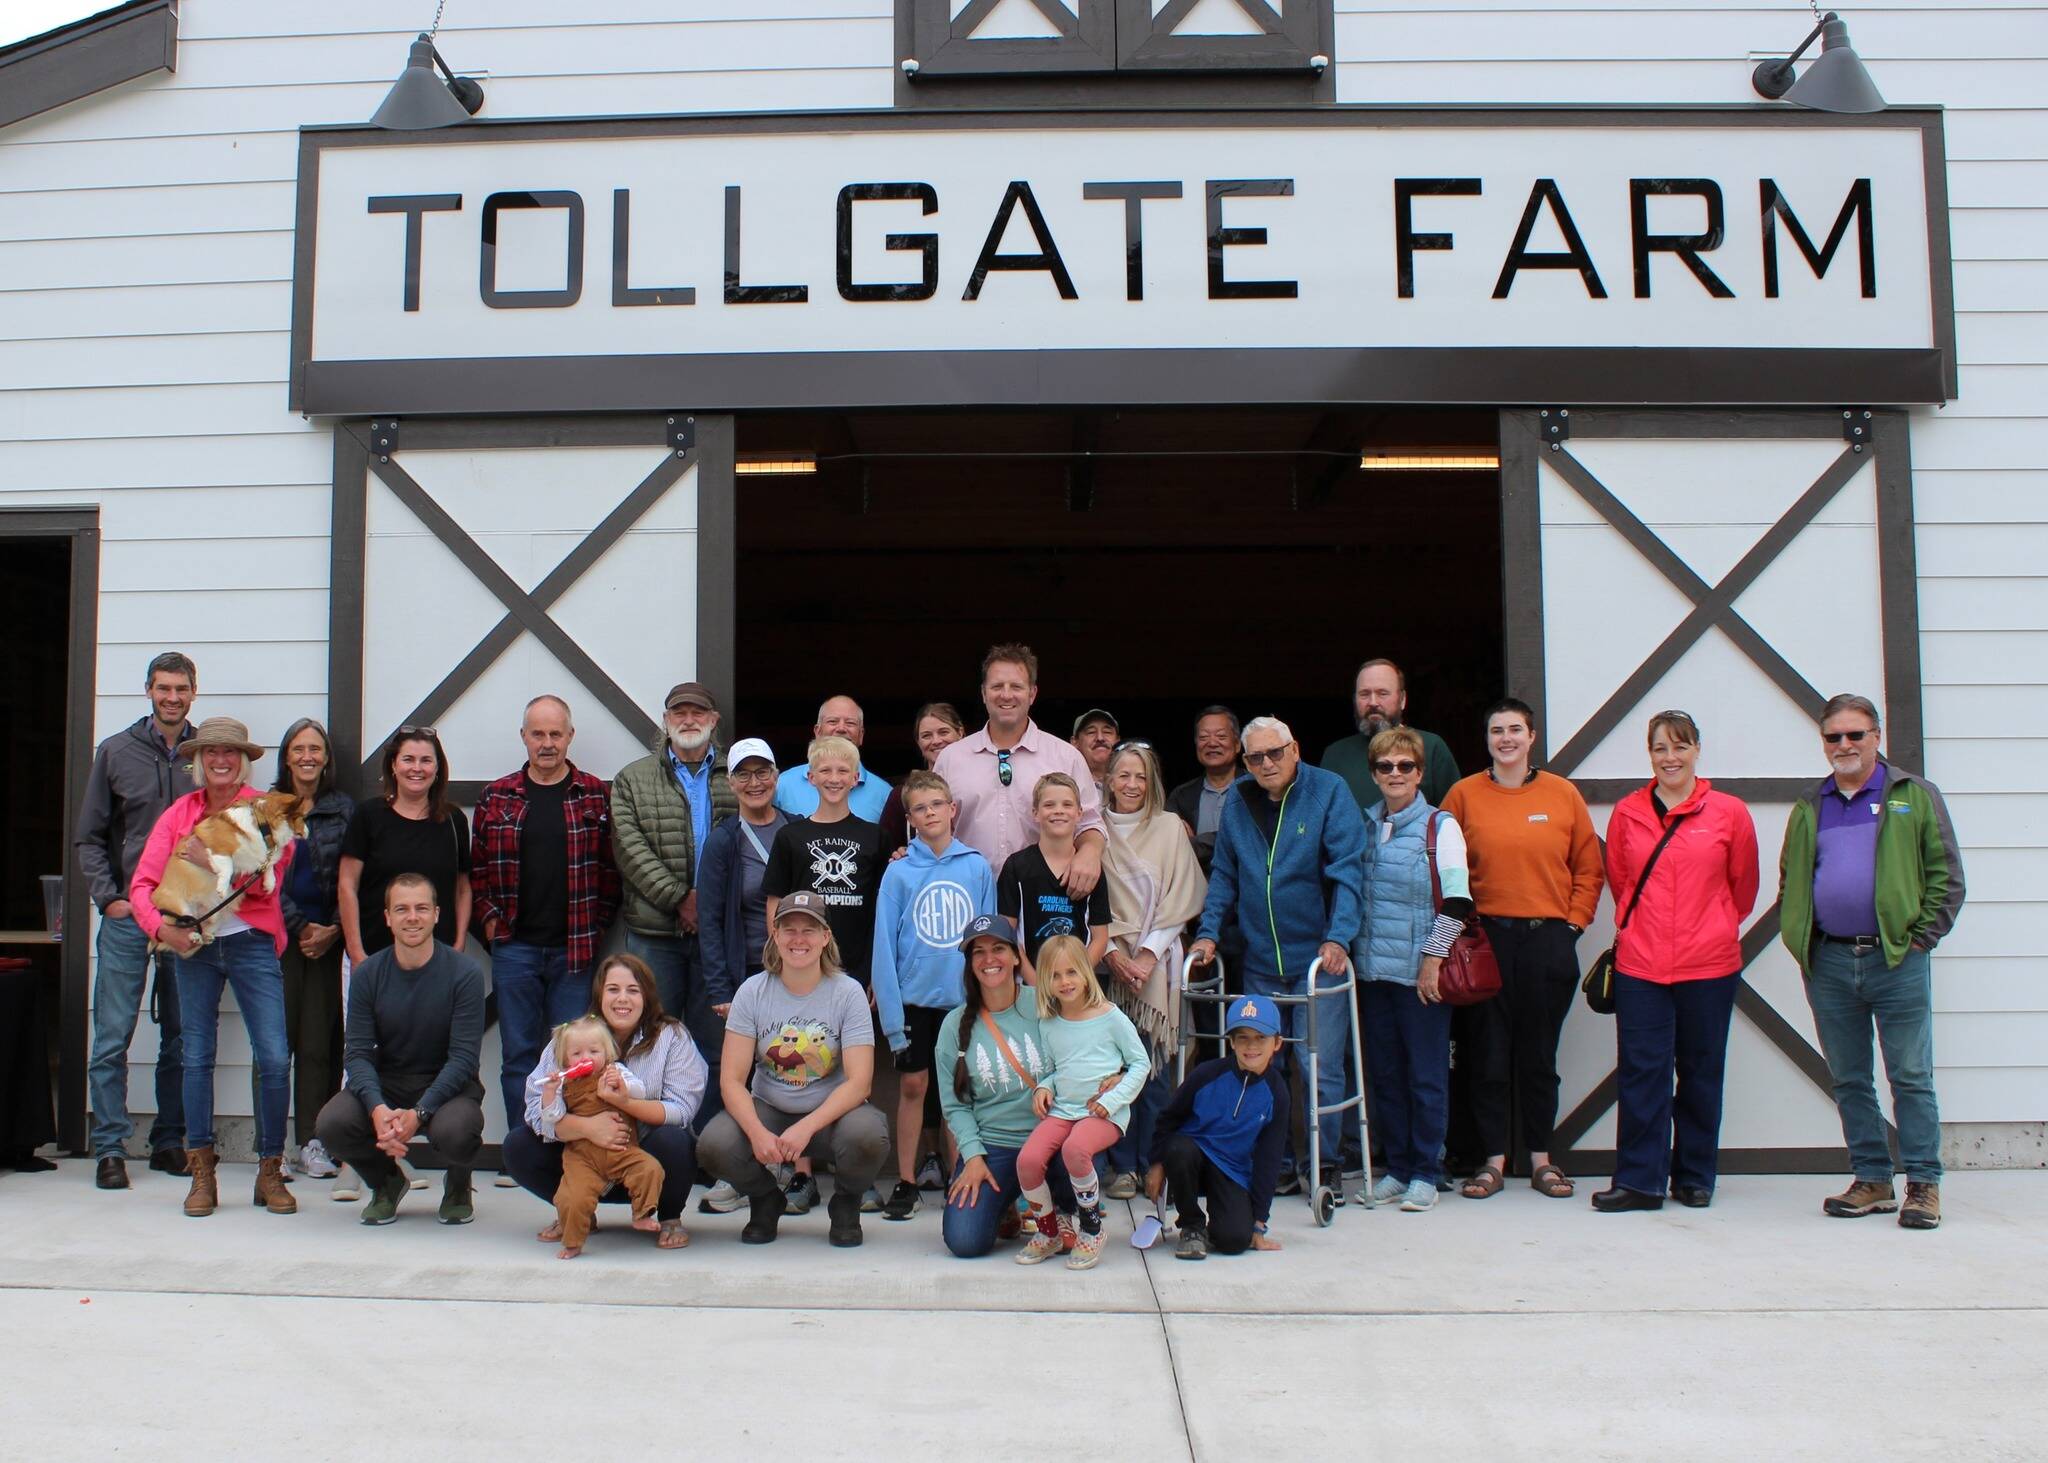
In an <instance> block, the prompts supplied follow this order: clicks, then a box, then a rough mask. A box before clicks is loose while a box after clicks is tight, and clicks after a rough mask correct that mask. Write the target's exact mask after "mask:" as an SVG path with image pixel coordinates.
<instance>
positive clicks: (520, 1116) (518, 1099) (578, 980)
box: [491, 940, 590, 1131]
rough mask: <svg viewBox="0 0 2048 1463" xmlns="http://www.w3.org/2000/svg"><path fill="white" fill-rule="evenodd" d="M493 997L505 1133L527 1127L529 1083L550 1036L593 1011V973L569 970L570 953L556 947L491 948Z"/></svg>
mask: <svg viewBox="0 0 2048 1463" xmlns="http://www.w3.org/2000/svg"><path fill="white" fill-rule="evenodd" d="M491 991H492V993H493V994H495V995H496V996H497V998H498V1048H499V1050H500V1052H501V1053H502V1054H503V1058H504V1060H503V1062H502V1063H501V1064H500V1066H499V1068H498V1083H499V1086H500V1087H501V1088H502V1089H503V1091H504V1094H505V1127H506V1129H507V1130H508V1131H509V1130H510V1129H513V1128H516V1127H519V1126H520V1125H521V1124H523V1123H524V1122H525V1121H526V1078H527V1074H528V1073H530V1072H532V1071H533V1069H534V1066H535V1064H536V1063H538V1062H539V1061H540V1049H541V1048H542V1047H544V1046H546V1045H547V1041H548V1033H549V1032H551V1031H553V1030H554V1029H555V1028H556V1027H557V1026H560V1025H561V1024H562V1023H563V1022H564V1021H574V1020H575V1019H576V1018H577V1017H578V1016H583V1015H587V1014H589V1011H590V977H589V973H588V972H587V971H572V970H570V969H569V951H568V949H567V948H566V947H564V946H561V945H556V946H553V947H551V948H550V947H544V946H540V945H528V944H525V943H523V942H521V941H519V940H500V941H498V942H497V943H496V944H495V945H493V946H491Z"/></svg>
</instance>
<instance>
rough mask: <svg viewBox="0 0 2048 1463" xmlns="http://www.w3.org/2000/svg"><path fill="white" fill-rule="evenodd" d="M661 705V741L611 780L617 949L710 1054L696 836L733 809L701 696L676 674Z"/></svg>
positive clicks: (713, 706) (711, 1022)
mask: <svg viewBox="0 0 2048 1463" xmlns="http://www.w3.org/2000/svg"><path fill="white" fill-rule="evenodd" d="M662 704H663V711H662V725H663V731H664V735H663V738H662V742H661V745H660V746H658V747H657V748H656V749H655V751H654V752H653V753H652V755H650V756H646V757H642V758H641V759H640V760H639V761H637V762H633V763H629V764H628V765H627V766H625V767H624V768H621V769H620V771H619V775H618V776H617V777H616V778H614V779H613V780H612V849H613V854H614V857H615V858H616V859H617V861H618V865H619V873H620V875H621V876H622V877H623V878H624V881H625V906H624V913H625V917H626V950H627V952H628V953H629V954H632V955H636V956H638V957H639V958H640V959H642V960H644V961H646V962H647V965H648V968H649V969H651V970H652V971H653V972H654V985H655V989H656V990H657V991H658V992H660V995H661V1004H662V1007H663V1009H664V1010H666V1011H667V1012H668V1014H669V1015H671V1016H677V1017H680V1018H681V1019H682V1022H683V1024H684V1025H685V1026H687V1027H688V1028H689V1030H690V1035H691V1036H692V1037H694V1038H695V1039H696V1042H697V1048H698V1050H699V1051H704V1052H712V1051H716V1050H718V1048H719V1045H720V1043H721V1042H722V1041H723V1040H724V1023H723V1022H722V1021H721V1020H720V1019H719V1017H718V1013H717V1012H715V1011H713V1010H712V1009H711V1002H710V1000H709V998H708V996H707V994H706V992H705V989H704V973H703V964H702V962H701V960H700V959H699V956H698V952H697V918H698V911H697V869H698V866H699V864H700V862H701V861H702V859H703V856H704V840H705V839H707V838H709V837H710V836H711V830H712V828H713V827H714V826H716V825H717V824H719V823H722V822H723V821H725V820H726V819H727V818H730V817H732V816H733V815H734V814H735V813H737V812H738V811H739V798H738V797H737V796H736V795H735V794H734V793H733V790H732V784H731V782H730V781H729V780H728V779H727V777H726V772H725V768H724V766H723V765H722V764H721V761H720V758H719V755H718V740H717V738H718V703H717V701H715V700H714V699H713V698H712V695H711V693H710V692H709V691H707V690H706V689H704V687H703V686H702V685H701V684H699V683H698V682H696V681H685V682H683V683H682V684H681V685H680V686H677V687H675V688H674V689H672V690H671V691H670V692H669V693H668V696H667V697H666V699H665V700H664V701H663V703H662ZM713 917H714V918H715V917H716V915H715V913H714V915H713Z"/></svg>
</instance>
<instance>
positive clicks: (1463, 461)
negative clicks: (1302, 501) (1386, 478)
mask: <svg viewBox="0 0 2048 1463" xmlns="http://www.w3.org/2000/svg"><path fill="white" fill-rule="evenodd" d="M1358 466H1359V470H1360V471H1362V472H1497V471H1499V469H1500V454H1499V453H1496V452H1367V453H1365V454H1363V455H1362V456H1360V457H1359V459H1358Z"/></svg>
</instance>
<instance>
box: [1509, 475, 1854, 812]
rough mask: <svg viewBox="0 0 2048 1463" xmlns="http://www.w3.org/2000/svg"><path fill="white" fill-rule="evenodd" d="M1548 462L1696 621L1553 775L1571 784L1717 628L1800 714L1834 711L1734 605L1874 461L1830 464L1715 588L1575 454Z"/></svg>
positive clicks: (1641, 669) (1619, 694)
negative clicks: (1686, 603)
mask: <svg viewBox="0 0 2048 1463" xmlns="http://www.w3.org/2000/svg"><path fill="white" fill-rule="evenodd" d="M1542 460H1543V462H1544V463H1545V464H1546V465H1548V466H1550V467H1552V468H1554V469H1555V470H1556V471H1557V474H1558V476H1559V477H1561V478H1563V479H1564V480H1565V481H1566V482H1568V483H1570V484H1571V485H1572V488H1573V489H1574V490H1575V491H1576V492H1577V493H1578V495H1579V496H1580V497H1581V498H1583V499H1585V501H1586V503H1587V505H1588V506H1589V507H1591V508H1592V510H1593V511H1594V512H1595V513H1598V514H1599V515H1600V516H1601V517H1602V518H1603V519H1605V520H1606V521H1607V523H1608V524H1609V525H1610V526H1611V527H1612V528H1613V529H1614V530H1615V532H1617V533H1619V534H1620V535H1621V536H1622V537H1623V538H1625V539H1627V540H1628V542H1629V544H1630V545H1631V546H1632V547H1633V548H1634V549H1635V550H1636V551H1637V552H1638V553H1640V554H1641V555H1642V556H1643V557H1644V558H1645V559H1648V560H1649V561H1650V562H1651V563H1652V564H1654V565H1655V566H1656V567H1657V570H1658V572H1659V573H1661V574H1663V576H1664V577H1665V578H1666V579H1668V580H1670V581H1671V582H1672V583H1673V584H1674V585H1676V586H1677V587H1678V590H1679V592H1680V593H1681V594H1683V595H1684V596H1685V597H1686V598H1687V599H1689V600H1691V601H1692V604H1693V607H1692V611H1691V613H1690V614H1688V615H1687V616H1686V617H1685V618H1684V619H1683V620H1681V621H1679V623H1678V627H1677V628H1676V629H1674V630H1673V631H1672V632H1671V633H1670V634H1669V635H1667V636H1665V637H1664V643H1663V644H1661V645H1659V646H1658V647H1657V648H1656V649H1655V650H1653V651H1652V652H1650V656H1649V659H1647V660H1645V661H1644V662H1643V663H1642V664H1641V665H1640V666H1638V667H1637V668H1636V671H1635V673H1634V674H1633V675H1631V676H1630V677H1629V678H1628V679H1627V680H1625V681H1623V682H1622V683H1621V688H1620V689H1619V690H1617V691H1616V692H1615V693H1614V694H1613V695H1612V696H1610V697H1608V698H1607V700H1606V702H1605V703H1603V704H1602V705H1601V707H1600V709H1599V710H1598V711H1596V712H1594V713H1593V715H1592V716H1591V717H1589V718H1588V719H1587V721H1586V724H1585V725H1584V726H1582V727H1580V728H1579V729H1578V730H1577V731H1576V732H1574V733H1573V734H1572V738H1571V740H1570V741H1568V742H1566V743H1565V744H1564V746H1562V747H1560V748H1559V749H1558V750H1557V751H1556V752H1554V753H1552V754H1551V756H1550V758H1549V760H1548V761H1547V762H1546V763H1545V764H1544V765H1545V766H1546V767H1548V768H1549V769H1550V770H1551V771H1553V772H1556V773H1558V774H1559V775H1560V776H1567V777H1568V776H1570V775H1571V772H1572V769H1573V768H1575V767H1577V766H1578V765H1579V764H1580V763H1581V762H1583V761H1585V760H1586V758H1587V757H1588V756H1590V755H1592V752H1593V749H1594V748H1595V747H1597V746H1599V745H1600V743H1601V742H1603V741H1605V740H1606V739H1607V736H1608V734H1609V733H1611V732H1612V731H1613V730H1614V729H1615V728H1616V727H1617V726H1619V725H1621V721H1622V718H1623V717H1625V716H1627V715H1628V714H1629V713H1630V712H1631V711H1633V710H1634V709H1635V708H1636V706H1637V705H1638V704H1639V703H1640V702H1641V701H1642V699H1643V697H1644V696H1646V695H1648V694H1649V692H1650V689H1651V688H1652V687H1653V686H1655V685H1656V684H1657V683H1658V682H1659V681H1661V680H1662V679H1663V678H1664V677H1665V676H1666V675H1667V674H1669V672H1670V670H1671V668H1672V667H1673V666H1675V665H1677V664H1678V662H1679V660H1680V659H1681V658H1683V657H1684V655H1685V653H1686V652H1687V651H1688V650H1690V649H1692V647H1693V646H1694V645H1695V644H1696V643H1698V641H1699V640H1700V638H1701V637H1702V636H1704V635H1705V634H1706V633H1707V631H1708V630H1710V629H1713V628H1714V627H1716V626H1719V627H1720V629H1721V631H1722V633H1723V634H1725V635H1726V636H1727V637H1728V638H1729V639H1730V640H1732V641H1734V642H1735V644H1736V645H1737V646H1738V647H1739V648H1740V649H1741V650H1742V653H1743V654H1744V655H1746V656H1748V657H1749V658H1750V660H1751V661H1752V662H1754V663H1755V665H1756V666H1757V668H1758V669H1759V670H1761V671H1762V672H1763V673H1764V674H1765V675H1767V676H1769V677H1770V678H1771V680H1772V682H1773V683H1774V684H1776V685H1777V687H1778V688H1779V689H1780V690H1782V691H1783V692H1784V693H1785V694H1786V695H1787V696H1789V697H1791V698H1792V700H1793V702H1794V704H1796V705H1797V706H1798V707H1799V709H1800V710H1802V711H1805V712H1807V713H1808V714H1809V715H1811V716H1812V717H1813V718H1814V719H1815V720H1816V721H1817V720H1819V718H1820V713H1821V710H1822V708H1824V707H1825V706H1826V705H1827V697H1825V696H1823V695H1821V694H1820V692H1818V691H1816V690H1815V689H1814V688H1813V685H1812V684H1811V683H1810V682H1809V681H1808V680H1807V679H1806V677H1804V676H1802V675H1800V674H1799V672H1798V671H1796V670H1794V669H1793V668H1792V665H1791V663H1790V662H1789V661H1787V660H1786V659H1785V657H1784V656H1782V655H1780V654H1778V652H1777V651H1776V650H1774V649H1772V648H1771V645H1770V643H1769V642H1768V641H1766V640H1765V639H1764V637H1763V636H1761V635H1759V634H1758V633H1757V632H1756V630H1755V629H1754V628H1752V627H1751V625H1750V623H1749V622H1748V621H1747V620H1745V619H1743V618H1742V616H1741V615H1740V614H1739V613H1737V611H1736V609H1735V601H1736V600H1737V599H1739V598H1740V597H1741V596H1742V593H1743V591H1745V590H1747V589H1748V588H1749V587H1750V586H1751V585H1752V584H1754V583H1756V581H1757V579H1758V578H1759V577H1760V576H1761V575H1762V574H1763V572H1764V570H1766V569H1768V568H1769V567H1770V566H1771V565H1772V564H1773V563H1774V562H1775V561H1776V560H1777V558H1778V555H1780V554H1781V553H1783V552H1784V551H1785V548H1786V546H1787V545H1789V544H1790V543H1791V542H1792V540H1793V539H1794V538H1796V537H1798V535H1799V533H1800V531H1801V530H1803V529H1804V528H1806V526H1807V525H1808V524H1810V523H1812V522H1813V520H1814V519H1815V518H1817V517H1819V516H1820V512H1821V510H1822V509H1824V508H1826V507H1827V505H1828V504H1829V503H1831V502H1833V501H1834V498H1835V495H1836V494H1837V493H1839V492H1841V490H1842V488H1843V487H1844V486H1845V485H1846V484H1847V483H1848V481H1849V480H1850V479H1851V478H1853V477H1855V476H1856V473H1857V471H1858V470H1859V469H1860V468H1862V467H1863V466H1865V465H1866V464H1867V463H1868V462H1869V461H1870V458H1869V456H1868V455H1867V454H1861V453H1857V452H1856V451H1854V450H1852V449H1850V448H1846V447H1845V448H1844V449H1842V455H1841V456H1840V457H1837V458H1836V459H1835V460H1834V461H1833V462H1831V463H1829V464H1828V466H1827V470H1826V471H1824V472H1823V473H1821V475H1820V476H1819V477H1818V478H1816V479H1814V482H1813V486H1811V487H1809V488H1808V489H1807V490H1806V491H1805V492H1804V493H1801V494H1800V495H1799V501H1798V502H1796V503H1794V504H1793V505H1792V507H1791V508H1790V509H1789V510H1788V511H1787V512H1786V514H1785V516H1784V517H1783V518H1780V519H1779V520H1778V521H1777V522H1776V523H1774V524H1772V525H1771V529H1770V532H1768V533H1766V534H1765V535H1764V536H1763V537H1762V538H1760V539H1758V540H1757V541H1756V543H1755V544H1754V545H1752V546H1751V548H1750V550H1749V552H1748V553H1746V554H1744V555H1743V556H1742V558H1741V559H1740V560H1739V561H1737V563H1736V565H1735V567H1734V568H1732V569H1730V570H1729V571H1728V572H1727V574H1726V575H1724V576H1723V577H1722V579H1721V582H1720V583H1718V584H1708V583H1707V581H1706V580H1704V579H1702V578H1700V576H1699V575H1698V574H1696V573H1694V572H1693V570H1692V567H1691V566H1690V565H1688V564H1687V563H1686V562H1685V560H1683V559H1681V558H1679V556H1678V555H1677V554H1675V553H1673V552H1672V550H1671V547H1670V545H1668V544H1666V543H1665V542H1664V540H1663V539H1661V538H1659V537H1658V536H1657V535H1656V534H1655V533H1654V532H1653V531H1652V530H1651V529H1650V527H1649V526H1648V525H1647V524H1645V523H1644V522H1643V521H1642V520H1641V519H1640V518H1638V517H1636V516H1635V514H1633V513H1631V512H1630V511H1629V510H1628V508H1627V506H1626V505H1624V504H1623V503H1622V501H1621V500H1620V499H1619V498H1617V497H1615V496H1614V494H1613V493H1611V492H1609V491H1608V489H1607V487H1606V485H1605V484H1604V483H1602V482H1601V481H1600V479H1598V478H1596V477H1594V476H1593V474H1592V473H1590V472H1588V471H1587V470H1586V467H1585V464H1584V463H1582V462H1580V461H1579V460H1578V459H1577V458H1576V457H1573V456H1572V454H1571V453H1570V452H1569V451H1558V452H1546V453H1544V454H1543V459H1542Z"/></svg>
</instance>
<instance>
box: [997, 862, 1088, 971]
mask: <svg viewBox="0 0 2048 1463" xmlns="http://www.w3.org/2000/svg"><path fill="white" fill-rule="evenodd" d="M996 912H997V913H998V914H1007V915H1008V916H1009V917H1010V918H1011V919H1013V920H1015V921H1017V931H1018V933H1019V934H1021V935H1022V936H1023V937H1024V955H1025V958H1026V959H1028V960H1029V961H1030V962H1031V963H1032V965H1033V966H1034V967H1035V966H1036V965H1037V964H1038V947H1039V946H1040V945H1043V944H1044V943H1045V942H1046V941H1047V940H1050V939H1051V938H1052V937H1053V936H1054V935H1072V936H1073V937H1074V938H1075V939H1077V940H1079V941H1080V942H1081V943H1082V944H1084V945H1085V944H1087V943H1088V932H1089V931H1090V930H1092V929H1094V928H1095V927H1096V926H1097V925H1106V924H1108V923H1109V880H1107V879H1102V880H1099V881H1098V882H1097V883H1096V885H1095V891H1094V892H1093V893H1092V894H1090V895H1089V896H1088V898H1087V899H1086V900H1084V901H1082V902H1081V903H1078V904H1077V903H1075V901H1074V897H1073V896H1072V895H1071V894H1069V893H1067V891H1066V889H1065V888H1064V887H1063V886H1062V885H1061V884H1060V881H1059V879H1058V878H1057V877H1056V876H1055V875H1054V874H1053V871H1052V867H1051V866H1050V865H1049V864H1047V863H1046V861H1045V855H1044V854H1042V853H1040V852H1039V851H1038V845H1037V844H1031V845H1029V846H1027V847H1025V848H1020V849H1018V850H1017V851H1016V852H1015V853H1013V854H1011V855H1010V856H1009V858H1007V859H1005V860H1004V861H1003V872H1002V876H1001V877H1000V878H998V879H997V880H996Z"/></svg>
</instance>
